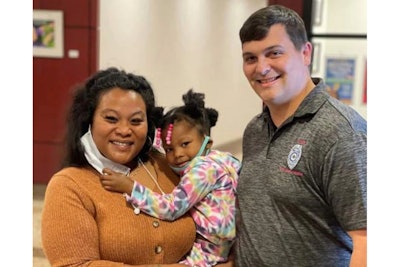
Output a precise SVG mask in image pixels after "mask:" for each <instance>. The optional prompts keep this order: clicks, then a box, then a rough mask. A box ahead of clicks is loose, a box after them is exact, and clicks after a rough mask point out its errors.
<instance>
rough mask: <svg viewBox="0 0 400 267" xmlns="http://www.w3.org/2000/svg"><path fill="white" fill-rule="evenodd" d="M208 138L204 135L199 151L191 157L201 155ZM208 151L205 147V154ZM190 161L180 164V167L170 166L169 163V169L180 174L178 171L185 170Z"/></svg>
mask: <svg viewBox="0 0 400 267" xmlns="http://www.w3.org/2000/svg"><path fill="white" fill-rule="evenodd" d="M209 139H210V137H209V136H206V137H205V138H204V141H203V144H201V147H200V149H199V151H198V152H197V154H196V156H194V157H193V159H194V158H196V157H198V156H201V155H202V154H203V152H204V149H205V148H206V145H207V144H208V140H209ZM208 152H209V149H207V151H206V155H207V154H208ZM193 159H192V160H193ZM190 162H191V161H188V162H187V163H186V164H185V165H183V166H181V167H174V166H172V165H169V166H170V167H171V169H172V170H173V171H174V172H175V173H176V174H178V175H180V173H181V172H182V171H183V170H185V169H186V168H187V166H189V164H190Z"/></svg>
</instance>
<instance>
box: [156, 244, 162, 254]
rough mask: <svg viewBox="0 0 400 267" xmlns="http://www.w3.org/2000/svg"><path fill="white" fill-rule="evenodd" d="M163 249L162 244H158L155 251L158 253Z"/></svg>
mask: <svg viewBox="0 0 400 267" xmlns="http://www.w3.org/2000/svg"><path fill="white" fill-rule="evenodd" d="M162 250H163V249H162V247H161V246H156V247H155V250H154V251H155V252H156V254H160V253H161V252H162Z"/></svg>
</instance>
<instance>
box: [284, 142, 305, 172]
mask: <svg viewBox="0 0 400 267" xmlns="http://www.w3.org/2000/svg"><path fill="white" fill-rule="evenodd" d="M301 149H302V146H301V145H299V144H297V145H294V146H293V147H292V149H291V150H290V152H289V155H288V157H287V164H288V167H289V169H291V170H293V168H294V167H296V165H297V163H298V162H299V160H300V157H301Z"/></svg>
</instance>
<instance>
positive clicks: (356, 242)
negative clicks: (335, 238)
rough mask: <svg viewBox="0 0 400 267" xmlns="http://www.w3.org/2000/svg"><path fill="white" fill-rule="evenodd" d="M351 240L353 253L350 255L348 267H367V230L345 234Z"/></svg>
mask: <svg viewBox="0 0 400 267" xmlns="http://www.w3.org/2000/svg"><path fill="white" fill-rule="evenodd" d="M347 233H348V234H349V236H350V237H351V239H352V240H353V253H352V254H351V260H350V267H366V266H367V230H366V229H361V230H354V231H349V232H347Z"/></svg>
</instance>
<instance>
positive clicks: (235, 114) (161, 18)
mask: <svg viewBox="0 0 400 267" xmlns="http://www.w3.org/2000/svg"><path fill="white" fill-rule="evenodd" d="M265 5H266V1H265V0H251V1H239V0H234V1H233V0H218V1H216V0H201V1H187V0H167V1H159V0H113V1H109V0H100V43H99V48H100V55H99V64H100V68H105V67H108V66H113V65H114V66H117V67H122V68H124V69H125V70H127V71H133V72H135V73H137V74H141V75H143V76H145V77H146V78H148V80H149V81H150V82H151V83H152V85H153V87H154V89H155V93H156V100H157V102H158V104H159V105H162V106H164V107H171V106H174V105H181V104H182V103H183V102H182V100H181V96H182V94H183V93H185V92H186V91H187V90H188V89H190V88H193V89H194V90H195V91H199V92H204V93H206V105H207V106H209V107H212V108H215V109H217V110H218V111H219V113H220V116H219V119H218V122H217V125H216V126H215V127H214V128H213V130H212V137H213V139H214V142H215V143H214V144H215V145H217V146H218V145H224V144H227V143H231V142H236V141H238V140H240V139H241V137H242V134H243V130H244V128H245V126H246V124H247V123H248V121H249V120H250V119H251V118H252V117H253V116H254V115H255V114H256V113H258V112H260V111H261V101H260V100H259V99H258V97H257V96H256V94H255V93H254V92H253V90H252V89H251V87H250V86H249V84H248V82H247V80H246V79H245V77H244V75H243V72H242V58H241V44H240V40H239V29H240V26H241V25H242V23H243V22H244V21H245V19H246V18H247V17H248V16H249V15H250V14H251V13H252V12H254V11H255V10H257V9H259V8H261V7H263V6H265Z"/></svg>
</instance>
